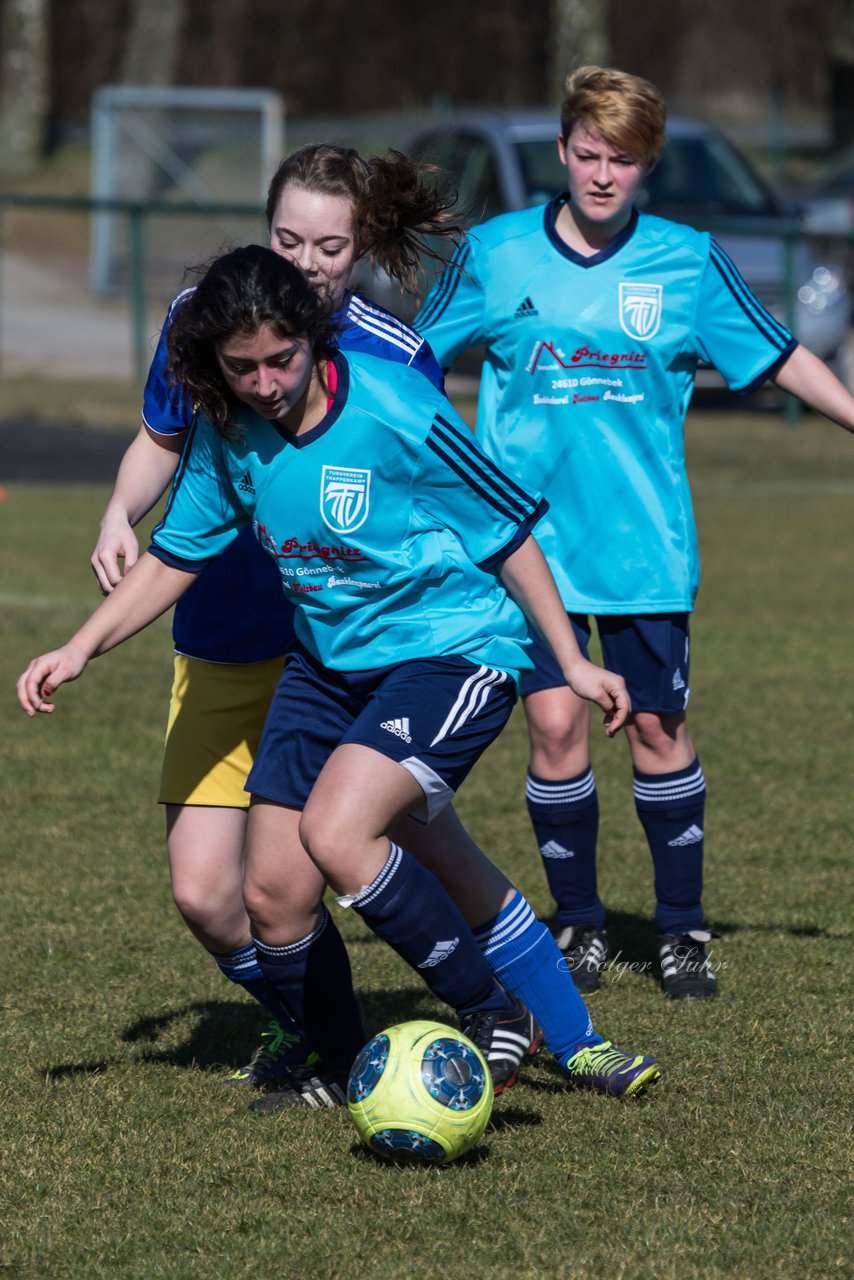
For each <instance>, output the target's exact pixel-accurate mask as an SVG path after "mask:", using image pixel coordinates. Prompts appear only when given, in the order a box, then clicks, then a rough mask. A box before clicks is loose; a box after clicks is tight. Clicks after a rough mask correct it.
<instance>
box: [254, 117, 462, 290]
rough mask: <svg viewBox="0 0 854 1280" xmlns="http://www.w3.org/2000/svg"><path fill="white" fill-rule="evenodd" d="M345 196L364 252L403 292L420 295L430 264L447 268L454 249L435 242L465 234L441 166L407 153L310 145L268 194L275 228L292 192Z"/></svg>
mask: <svg viewBox="0 0 854 1280" xmlns="http://www.w3.org/2000/svg"><path fill="white" fill-rule="evenodd" d="M288 186H296V187H302V188H303V190H305V191H318V192H321V193H322V194H324V195H332V196H344V197H345V198H346V199H348V200H349V201H350V202H351V204H352V208H353V235H354V238H355V241H356V251H357V253H359V254H363V253H366V254H367V255H368V256H369V258H370V260H371V263H372V265H373V266H374V267H375V268H376V267H381V268H382V270H384V271H385V272H386V273H387V274H388V275H390V276H391V277H392V279H394V280H397V282H398V284H399V285H400V287H401V290H406V291H408V292H410V293H415V292H417V288H416V286H417V279H418V269H419V266H420V264H421V261H422V259H423V258H429V259H430V260H431V261H433V262H435V263H437V264H438V265H439V266H442V267H444V265H445V261H446V259H447V257H448V256H449V251H448V250H447V249H446V250H445V252H442V251H441V249H440V248H436V247H434V244H432V243H431V239H435V238H437V237H438V238H439V240H440V241H444V240H450V241H451V242H452V244H456V243H457V242H458V241H459V240H460V238H461V236H462V228H461V226H460V224H459V221H458V210H457V193H456V191H455V190H454V189H453V188H452V187H450V186H449V185H448V182H447V179H446V178H445V176H444V175H443V174H442V171H441V170H440V169H437V168H436V167H435V166H434V165H426V164H423V165H416V164H415V163H414V162H413V161H412V160H410V159H409V158H408V157H407V156H405V155H403V153H402V152H400V151H388V152H386V154H385V155H384V156H372V157H371V158H370V159H367V160H366V159H365V158H364V157H363V156H361V155H360V154H359V152H358V151H355V150H354V149H353V148H352V147H342V146H338V145H337V144H335V143H331V142H319V143H309V144H308V145H307V146H304V147H300V148H299V150H298V151H295V152H294V153H293V154H292V155H289V156H286V157H285V159H284V160H283V161H282V163H281V164H280V165H279V167H278V169H277V170H276V172H275V174H274V175H273V179H272V181H271V183H270V187H269V190H268V192H267V226H268V228H269V229H270V230H271V231H272V230H273V220H274V218H275V215H276V208H277V207H278V204H279V200H280V199H281V196H282V192H283V191H284V189H285V187H288Z"/></svg>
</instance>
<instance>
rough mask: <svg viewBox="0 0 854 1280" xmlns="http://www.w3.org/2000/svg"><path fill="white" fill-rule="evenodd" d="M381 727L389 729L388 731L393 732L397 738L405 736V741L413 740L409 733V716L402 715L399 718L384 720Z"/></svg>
mask: <svg viewBox="0 0 854 1280" xmlns="http://www.w3.org/2000/svg"><path fill="white" fill-rule="evenodd" d="M380 728H381V729H387V730H388V732H389V733H393V734H394V736H395V737H396V738H403V741H404V742H411V741H412V737H411V735H410V733H409V716H401V718H400V719H399V720H383V722H382V724H381V725H380Z"/></svg>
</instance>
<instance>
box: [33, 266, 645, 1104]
mask: <svg viewBox="0 0 854 1280" xmlns="http://www.w3.org/2000/svg"><path fill="white" fill-rule="evenodd" d="M326 314H327V313H325V312H324V309H323V306H322V304H321V302H320V301H319V300H318V298H317V296H316V294H315V293H313V292H312V290H311V289H310V288H309V286H308V285H307V284H306V282H305V280H304V279H303V277H302V275H301V274H300V272H299V271H298V270H297V269H296V268H295V267H294V266H292V265H291V264H290V263H288V262H286V261H285V260H283V259H282V258H280V257H278V256H277V255H276V254H274V253H271V252H270V250H268V249H261V248H258V247H257V246H253V247H250V248H248V249H244V250H238V251H236V252H234V253H232V254H229V255H226V256H225V257H224V258H221V259H219V260H218V261H217V262H216V263H214V264H213V265H212V266H211V268H210V269H209V271H208V273H207V274H206V276H205V277H204V278H203V279H202V281H201V282H200V284H199V286H198V288H197V289H196V291H195V292H194V293H193V294H192V295H191V296H190V297H189V298H188V299H187V300H186V301H185V303H184V304H183V306H182V307H181V308H180V309H179V310H178V312H177V314H176V315H175V317H174V319H173V323H172V327H171V331H170V338H169V345H170V352H171V354H172V360H173V364H174V369H175V372H176V374H177V377H178V379H179V381H180V382H181V383H182V385H183V386H184V388H185V390H187V391H189V393H190V394H191V395H192V397H193V399H194V400H195V401H196V402H197V403H198V404H199V405H200V416H199V419H198V421H197V424H196V425H195V426H194V428H193V434H192V438H191V441H190V443H189V445H188V447H187V448H186V449H185V451H184V454H183V457H182V461H181V467H180V470H179V474H178V477H177V479H176V483H175V485H174V486H173V491H172V494H171V496H170V500H169V505H168V508H167V513H166V516H165V518H164V520H163V521H162V522H161V524H160V525H158V527H157V529H156V530H155V534H154V538H153V543H152V546H151V548H150V550H149V552H148V553H147V554H146V555H144V556H143V557H142V558H141V559H140V560H139V561H138V563H137V564H136V565H135V566H134V567H133V568H132V569H131V570H130V572H129V573H128V575H127V576H126V577H125V579H124V580H123V581H122V582H121V583H120V584H119V585H118V587H117V588H116V589H115V591H114V592H113V593H112V595H111V596H109V597H108V599H107V600H106V601H105V602H104V603H103V604H102V605H101V606H100V608H99V609H98V610H97V611H96V612H95V613H94V614H93V615H92V617H91V618H90V619H89V621H88V622H87V623H86V624H84V626H83V627H82V628H81V629H80V631H79V632H78V633H77V634H76V636H74V637H73V638H72V640H71V641H69V643H68V644H67V645H66V646H65V647H64V648H63V649H60V650H57V651H56V652H54V653H51V654H47V655H43V656H42V657H40V658H37V659H34V660H33V662H31V663H30V666H29V668H28V670H27V671H26V672H25V673H24V675H22V677H21V679H20V680H19V683H18V690H19V699H20V701H21V705H22V706H23V708H24V709H25V710H26V711H27V712H28V713H29V714H30V715H33V714H35V713H36V712H38V711H46V710H51V709H52V704H51V703H50V698H51V697H52V695H53V693H54V692H55V690H56V689H57V688H58V686H59V685H60V684H62V683H63V682H64V681H67V680H72V679H76V677H77V676H79V675H80V674H81V672H82V670H83V669H84V667H85V665H86V663H87V661H88V660H89V659H90V658H91V657H93V656H94V655H96V654H99V653H103V652H106V651H107V650H108V649H110V648H112V647H113V646H114V645H116V644H118V643H120V642H121V641H122V640H124V639H126V638H127V637H128V636H130V635H132V634H134V633H135V632H136V631H138V630H140V629H141V628H142V627H143V626H145V625H147V623H148V622H150V621H151V620H152V619H153V618H154V617H156V616H157V615H159V614H160V613H161V612H163V610H164V609H166V608H168V607H169V605H170V604H172V603H173V602H174V601H175V600H176V599H177V598H178V596H179V595H180V594H181V592H182V591H183V590H185V589H186V588H187V586H188V585H189V584H190V583H191V582H192V580H193V578H194V575H195V574H196V573H197V572H198V571H200V570H201V569H202V568H204V565H205V564H206V563H207V562H209V561H210V560H211V559H213V558H214V557H216V556H217V555H218V554H219V553H220V552H221V551H223V550H224V549H225V548H226V546H227V545H229V543H230V542H232V541H233V540H234V538H235V536H236V535H237V534H238V532H239V530H240V529H241V528H242V527H244V526H245V525H246V524H247V523H249V522H250V521H251V524H252V527H253V530H254V533H255V536H256V538H257V539H258V541H259V542H260V544H261V545H262V546H263V547H264V549H265V551H266V552H267V553H268V554H269V555H270V556H271V559H272V561H273V563H274V564H275V565H276V567H277V570H278V572H279V575H280V579H281V583H282V585H283V587H284V589H285V591H286V593H287V595H288V596H289V598H290V599H292V601H293V602H294V604H295V605H296V606H297V608H296V633H297V638H298V645H297V647H296V649H295V650H294V651H293V652H292V654H291V655H290V656H289V658H288V661H287V664H286V666H285V671H284V675H283V677H282V680H281V682H280V685H279V688H278V690H277V692H276V695H275V698H274V700H273V704H272V707H271V710H270V714H269V716H268V718H267V722H266V725H265V728H264V734H263V738H262V742H261V746H260V749H259V753H258V756H257V758H256V761H255V764H254V766H253V769H252V772H251V774H250V777H249V781H248V787H249V789H250V791H251V792H252V795H253V802H252V807H251V809H250V819H249V831H248V840H247V865H246V882H245V893H246V903H247V907H248V910H249V915H250V918H251V921H252V931H253V936H254V939H255V944H256V948H257V952H258V958H259V961H260V964H261V968H262V970H263V973H264V977H265V979H266V981H267V982H268V983H269V984H270V987H271V988H272V989H273V990H274V992H275V993H276V995H277V997H278V998H279V999H280V1000H281V1001H282V1003H283V1004H284V1005H285V1007H286V1008H287V1009H288V1010H289V1012H290V1013H291V1015H292V1017H293V1018H294V1021H295V1023H296V1024H297V1025H298V1026H300V1027H302V1028H304V1029H305V1033H306V1037H307V1039H308V1042H309V1043H310V1044H311V1045H312V1046H313V1047H314V1048H315V1049H316V1050H318V1051H319V1052H320V1054H321V1057H322V1062H321V1065H319V1066H316V1067H315V1068H314V1072H315V1077H314V1081H313V1083H312V1085H311V1089H312V1098H313V1101H314V1102H315V1104H316V1105H319V1104H323V1103H324V1102H326V1103H329V1102H331V1101H332V1100H333V1099H334V1097H335V1096H336V1095H337V1096H338V1098H339V1099H340V1096H341V1093H340V1089H341V1084H342V1079H343V1074H344V1073H346V1069H347V1068H348V1066H349V1064H350V1062H351V1061H352V1058H353V1055H354V1053H355V1052H356V1050H357V1049H358V1047H359V1044H358V1038H357V1037H358V1035H360V1034H361V1028H360V1027H359V1026H358V1019H357V1018H356V1019H354V1017H353V1012H352V1010H353V1004H354V1001H353V998H352V991H351V988H350V977H349V968H348V966H347V960H346V953H345V952H344V949H343V945H342V944H341V941H340V936H339V935H338V932H337V930H336V929H335V926H334V924H333V923H332V920H331V918H330V916H329V914H328V913H327V911H326V909H325V907H324V906H323V902H322V893H323V889H324V885H325V883H329V884H330V885H331V886H332V888H333V889H334V891H335V892H336V894H338V896H339V902H340V903H341V904H342V905H343V906H352V907H354V908H355V910H356V911H357V912H358V913H359V914H360V915H361V916H362V918H363V919H364V920H365V921H366V923H367V924H368V925H369V927H370V928H371V929H372V930H373V931H374V932H375V933H376V934H377V935H378V936H380V937H382V938H383V939H385V940H386V941H387V942H389V944H390V945H391V946H393V947H394V948H395V950H396V951H398V953H399V954H400V955H401V956H403V957H404V958H405V959H406V960H407V961H408V962H409V963H410V964H411V965H412V966H413V967H414V968H415V969H417V970H418V971H419V972H421V973H422V974H423V976H424V977H425V979H426V980H427V982H428V984H429V986H430V988H431V990H432V991H433V992H434V993H435V994H436V995H437V996H439V997H440V998H441V999H443V1000H445V1001H446V1002H447V1003H449V1004H450V1005H452V1007H453V1008H454V1009H455V1010H456V1012H457V1014H458V1016H459V1017H460V1019H461V1023H462V1025H463V1028H464V1029H467V1030H468V1031H469V1032H470V1034H472V1035H473V1038H474V1039H475V1040H476V1041H477V1039H478V1027H479V1024H480V1022H481V1021H482V1020H485V1021H486V1022H487V1023H488V1022H490V1021H494V1018H495V1014H496V1012H500V1011H501V1010H502V1009H503V1010H507V1009H509V1007H510V1005H511V998H510V996H508V995H507V992H506V991H505V990H503V989H502V988H501V987H499V986H498V985H497V983H496V981H495V978H494V976H493V973H497V974H498V976H499V977H500V979H501V982H502V983H503V984H504V987H506V988H507V990H508V991H510V992H512V993H513V994H514V995H515V996H516V997H518V998H519V999H520V1000H522V1001H524V1003H525V1004H526V1005H527V1006H528V1008H529V1009H530V1010H531V1012H532V1013H533V1014H534V1016H535V1017H536V1018H537V1019H538V1020H539V1021H540V1023H541V1024H542V1027H543V1032H544V1036H545V1040H546V1044H547V1045H548V1047H549V1049H550V1050H551V1051H552V1052H553V1053H554V1054H555V1056H556V1058H557V1060H558V1062H559V1063H560V1065H561V1066H562V1067H563V1069H564V1070H565V1072H566V1074H567V1076H568V1077H569V1079H570V1080H572V1081H574V1082H576V1083H579V1084H584V1085H589V1086H591V1087H594V1088H598V1089H601V1090H603V1091H605V1092H608V1093H612V1094H619V1095H630V1094H634V1093H636V1092H638V1091H639V1090H640V1089H642V1088H643V1087H644V1086H645V1085H646V1084H648V1083H649V1082H651V1081H652V1080H654V1079H656V1078H657V1076H658V1068H657V1067H656V1065H655V1063H654V1062H653V1060H652V1059H650V1058H646V1057H641V1056H636V1055H632V1054H624V1053H621V1052H620V1051H619V1050H617V1049H615V1048H614V1047H613V1046H612V1045H611V1044H610V1043H609V1042H604V1043H603V1042H602V1041H601V1039H600V1037H598V1036H597V1035H596V1034H595V1032H594V1031H593V1027H592V1024H591V1023H590V1021H589V1018H588V1016H587V1012H586V1010H585V1008H584V1004H583V1002H582V1000H581V998H580V996H579V995H578V993H577V991H576V989H575V986H574V984H573V982H572V979H571V977H570V976H569V974H568V973H567V972H566V969H565V966H564V965H563V964H562V961H561V956H560V952H559V951H558V949H557V946H556V944H555V942H554V939H553V938H552V937H551V935H550V934H549V933H548V931H547V930H546V928H545V926H543V925H542V924H541V923H540V922H539V921H537V920H536V919H535V917H534V914H533V912H532V911H531V909H530V907H529V906H528V904H527V903H526V901H525V900H524V898H522V896H521V894H519V893H518V892H517V891H516V890H515V889H514V888H513V886H512V885H510V884H509V882H508V881H507V880H506V878H505V877H504V876H503V875H502V874H501V873H500V872H499V871H498V870H497V868H495V867H494V866H492V864H491V863H489V862H488V860H487V859H486V858H485V857H484V856H483V855H482V854H480V853H479V851H477V850H474V851H473V852H471V851H467V850H466V849H465V848H463V849H462V850H461V857H463V858H464V859H467V862H466V866H465V867H464V868H463V871H464V874H465V875H466V876H467V878H468V880H469V886H470V887H469V902H468V909H469V912H470V914H473V912H474V907H473V904H474V903H475V902H476V901H478V902H479V904H480V918H479V920H478V922H477V927H476V928H475V929H474V934H473V933H472V931H471V930H470V929H469V928H468V927H467V925H466V923H465V920H464V919H463V916H462V915H461V914H460V913H459V911H458V910H457V908H456V907H455V906H454V905H453V903H452V902H451V900H450V898H449V897H448V896H447V894H446V893H445V891H444V890H443V889H442V887H441V885H440V884H439V881H438V880H437V879H436V878H435V877H434V876H433V875H432V874H431V873H430V872H429V871H428V870H427V869H425V867H424V866H422V865H421V864H420V863H419V862H418V861H417V860H416V859H415V858H413V857H412V856H411V855H410V854H408V853H407V852H406V851H405V850H404V849H403V848H402V847H401V846H400V845H399V844H398V843H397V840H396V839H395V837H396V834H397V832H398V831H399V830H400V829H401V827H402V826H405V824H406V822H407V821H408V820H410V819H415V820H421V821H424V822H429V821H430V820H431V819H432V818H433V817H434V815H436V814H437V813H439V812H440V810H441V809H442V808H443V807H444V806H446V805H447V804H448V802H449V801H450V799H451V798H452V796H453V794H454V791H455V790H456V788H457V787H458V786H459V785H460V783H461V782H462V780H463V779H464V778H465V776H466V774H467V773H468V772H469V770H470V768H471V767H472V765H473V764H474V762H475V760H476V759H477V757H478V756H479V755H480V754H481V752H482V751H483V750H484V748H485V747H486V746H487V745H488V743H489V742H490V741H491V740H492V739H493V738H494V737H495V735H496V734H497V733H498V732H499V731H500V729H501V727H502V726H503V724H504V723H505V722H506V719H507V717H508V715H509V713H510V709H511V706H512V703H513V700H514V697H515V686H516V680H517V678H518V674H519V672H520V671H521V670H522V669H524V668H525V667H526V666H527V664H528V661H527V658H526V656H525V647H526V644H527V627H526V624H525V620H524V617H523V614H522V613H521V611H520V610H519V608H518V607H517V605H516V604H515V603H514V602H513V600H512V599H511V598H510V596H509V595H508V594H507V590H509V591H511V592H512V594H513V596H515V597H516V598H517V599H518V600H519V601H521V602H522V603H523V604H524V605H525V607H526V609H528V610H529V611H530V613H531V615H532V617H533V618H534V619H535V621H536V623H537V625H538V627H539V628H540V629H541V631H542V632H543V634H544V635H545V636H546V637H547V638H548V640H549V642H550V644H551V646H552V648H553V650H554V652H555V654H556V655H557V657H558V660H559V661H560V664H561V669H562V672H563V674H564V676H565V678H566V679H567V681H568V682H569V684H570V685H571V687H572V688H573V689H574V690H575V692H576V693H577V694H578V695H579V696H581V697H589V698H591V699H593V700H594V701H596V702H597V703H598V704H599V705H600V706H601V707H602V708H603V710H604V711H605V713H606V727H607V729H608V731H609V732H611V733H613V732H615V731H616V730H617V728H618V727H619V726H620V725H621V724H622V723H623V722H624V720H625V718H626V715H627V713H628V710H629V708H628V703H627V699H626V695H625V686H624V684H623V681H622V680H621V679H620V678H619V677H615V676H613V675H610V674H609V673H607V672H605V671H603V670H602V669H600V668H598V667H595V666H592V665H591V664H590V663H589V662H587V661H586V660H585V659H584V658H583V657H582V656H581V654H580V652H579V649H578V645H577V643H576V641H575V637H574V635H573V632H572V629H571V627H570V626H569V624H568V622H567V620H566V615H565V613H564V611H563V607H562V604H561V601H560V598H559V596H558V593H557V591H556V589H555V586H554V582H553V581H552V578H551V575H550V574H549V572H548V568H547V566H546V564H545V561H544V559H543V557H542V555H541V553H540V551H539V549H538V547H537V544H536V542H535V541H534V539H533V538H532V537H531V534H530V530H531V529H532V527H533V526H534V525H535V524H536V522H537V521H538V519H539V518H540V515H541V514H542V510H543V504H542V502H541V501H540V500H539V499H538V498H536V497H532V496H530V495H529V494H528V493H527V492H526V491H525V490H524V489H523V488H521V487H520V486H519V485H517V484H516V483H515V482H514V481H511V480H508V479H507V478H506V477H505V476H504V475H503V473H502V472H501V471H500V470H499V469H498V468H497V467H495V465H494V464H492V463H490V462H489V461H488V460H487V458H486V457H485V455H483V454H482V453H481V452H480V450H479V449H478V447H477V445H476V444H475V443H474V441H473V439H472V437H471V435H470V433H469V432H468V431H467V429H466V427H465V424H464V423H463V422H462V420H461V419H460V418H458V417H457V415H456V414H455V413H454V412H453V410H452V408H451V406H450V405H449V403H448V401H447V400H446V399H445V397H444V396H443V395H442V394H441V393H440V392H439V391H437V390H436V389H435V388H433V387H432V386H430V384H429V383H428V382H427V380H426V379H425V378H423V377H422V376H421V375H419V374H417V373H415V372H414V371H413V370H411V369H409V368H407V367H406V366H404V365H393V364H391V363H390V362H389V361H386V360H378V359H377V358H376V357H374V356H370V355H362V354H360V353H347V354H346V355H345V354H344V353H342V352H340V351H335V350H333V349H331V348H330V346H329V345H328V344H329V334H328V331H327V328H326V325H327V321H326ZM502 583H503V584H505V585H502ZM505 587H506V589H505ZM306 850H307V851H308V856H307V854H306ZM487 959H488V963H487ZM304 1084H305V1080H304V1077H301V1076H299V1075H297V1076H296V1077H295V1083H294V1084H293V1085H289V1086H286V1087H285V1088H284V1089H282V1090H279V1091H278V1092H277V1093H274V1094H270V1095H267V1096H266V1097H265V1098H262V1099H260V1100H259V1102H258V1103H256V1104H254V1105H255V1106H256V1108H257V1109H259V1110H265V1111H266V1110H271V1109H274V1108H277V1107H278V1106H282V1105H290V1104H291V1103H294V1102H300V1101H305V1088H304Z"/></svg>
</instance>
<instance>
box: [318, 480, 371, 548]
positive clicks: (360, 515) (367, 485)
mask: <svg viewBox="0 0 854 1280" xmlns="http://www.w3.org/2000/svg"><path fill="white" fill-rule="evenodd" d="M370 492H371V473H370V471H362V470H361V469H359V468H358V467H324V468H323V474H322V476H321V478H320V514H321V515H322V516H323V520H324V523H325V524H327V525H328V526H329V528H330V529H334V530H335V532H336V533H353V532H354V530H356V529H360V528H361V527H362V525H363V524H364V523H365V521H366V520H367V518H368V509H369V506H370Z"/></svg>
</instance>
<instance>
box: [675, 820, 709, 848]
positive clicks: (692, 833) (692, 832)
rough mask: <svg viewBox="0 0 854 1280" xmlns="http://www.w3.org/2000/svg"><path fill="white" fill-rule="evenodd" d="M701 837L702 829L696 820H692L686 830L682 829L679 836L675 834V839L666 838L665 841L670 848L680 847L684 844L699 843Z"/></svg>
mask: <svg viewBox="0 0 854 1280" xmlns="http://www.w3.org/2000/svg"><path fill="white" fill-rule="evenodd" d="M702 838H703V832H702V830H701V829H700V828H699V827H698V826H697V824H696V822H692V823H691V826H690V827H689V828H688V830H687V831H683V832H682V834H681V836H677V837H676V839H675V840H668V841H667V843H668V845H669V846H670V848H671V849H681V848H682V846H683V845H686V844H699V843H700V841H701V840H702Z"/></svg>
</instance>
